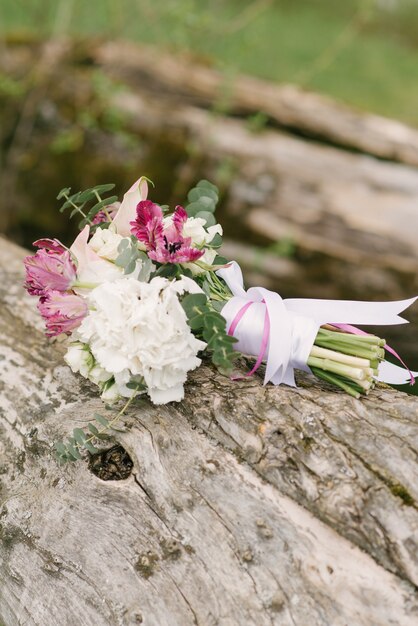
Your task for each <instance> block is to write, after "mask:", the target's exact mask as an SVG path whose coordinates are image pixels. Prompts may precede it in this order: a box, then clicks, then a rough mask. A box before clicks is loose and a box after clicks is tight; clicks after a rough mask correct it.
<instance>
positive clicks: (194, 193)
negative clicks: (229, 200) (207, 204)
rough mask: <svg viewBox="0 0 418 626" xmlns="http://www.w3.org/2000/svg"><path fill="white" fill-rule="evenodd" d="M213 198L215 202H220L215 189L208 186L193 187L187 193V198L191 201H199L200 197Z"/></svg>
mask: <svg viewBox="0 0 418 626" xmlns="http://www.w3.org/2000/svg"><path fill="white" fill-rule="evenodd" d="M204 197H206V198H211V199H212V200H213V201H214V202H215V204H216V203H217V202H218V199H219V198H218V194H217V193H216V191H214V190H213V189H209V188H208V187H195V188H194V189H191V190H190V191H189V193H188V194H187V199H188V201H189V202H197V201H199V200H200V198H204Z"/></svg>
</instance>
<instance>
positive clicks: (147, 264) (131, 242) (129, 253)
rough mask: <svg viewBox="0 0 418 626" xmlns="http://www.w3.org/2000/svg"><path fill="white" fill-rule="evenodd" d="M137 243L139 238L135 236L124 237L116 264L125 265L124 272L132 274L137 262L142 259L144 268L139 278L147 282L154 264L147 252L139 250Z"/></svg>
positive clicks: (119, 247)
mask: <svg viewBox="0 0 418 626" xmlns="http://www.w3.org/2000/svg"><path fill="white" fill-rule="evenodd" d="M137 244H138V240H137V239H136V237H134V236H131V237H130V238H128V237H126V238H124V239H122V241H121V242H120V244H119V246H118V252H119V256H118V257H117V258H116V260H115V264H116V265H117V266H118V267H123V273H124V274H132V272H133V271H134V270H135V268H136V262H137V261H138V260H141V261H142V268H141V271H140V273H139V276H138V279H139V280H141V281H145V282H146V281H148V280H149V277H150V275H151V272H152V269H153V264H152V261H151V260H150V259H149V258H148V256H147V255H146V254H145V252H142V251H141V250H138V245H137Z"/></svg>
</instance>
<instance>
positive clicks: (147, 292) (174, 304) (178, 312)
mask: <svg viewBox="0 0 418 626" xmlns="http://www.w3.org/2000/svg"><path fill="white" fill-rule="evenodd" d="M200 291H201V290H200V288H199V287H198V286H197V285H196V283H195V282H194V281H193V280H191V279H189V278H187V277H183V278H182V279H181V280H177V281H169V280H168V279H166V278H162V277H155V278H153V279H152V280H151V282H149V283H144V282H139V281H137V280H134V279H132V278H123V279H120V280H116V281H114V282H112V283H103V284H101V285H99V286H98V287H96V289H94V290H93V291H92V292H91V293H90V294H89V296H88V301H89V305H90V312H89V315H88V316H87V317H86V318H85V319H84V320H83V322H82V323H81V325H80V327H79V328H78V330H77V331H76V335H77V338H78V339H79V340H80V341H82V342H83V343H86V344H88V345H89V348H90V350H91V352H92V354H93V356H94V358H95V361H96V363H97V365H98V366H99V367H101V368H103V369H104V370H105V371H106V372H108V373H109V374H111V375H112V376H114V377H115V385H116V388H117V392H118V394H119V395H120V396H124V397H130V395H132V393H133V392H132V390H131V389H129V388H128V387H126V384H127V383H128V382H129V380H130V379H131V378H132V377H133V376H136V377H143V379H144V381H145V384H146V386H147V388H148V393H149V395H150V397H151V400H152V401H153V402H154V403H155V404H165V403H166V402H171V401H180V400H181V399H182V398H183V396H184V390H183V385H184V383H185V381H186V378H187V372H188V371H189V370H193V369H195V368H196V367H198V366H199V365H200V363H201V360H200V359H199V358H198V357H197V353H198V352H199V350H203V349H204V348H205V346H206V344H205V343H204V342H203V341H199V340H198V339H196V337H195V336H194V335H193V334H192V332H191V330H190V328H189V326H188V324H187V317H186V314H185V312H184V310H183V308H182V306H181V304H180V302H179V299H178V295H180V294H183V293H184V292H190V293H198V292H200ZM115 393H116V389H114V388H113V387H112V388H110V389H108V390H107V394H108V395H111V396H112V397H113V399H114V397H115ZM104 399H106V400H109V398H107V397H106V398H104Z"/></svg>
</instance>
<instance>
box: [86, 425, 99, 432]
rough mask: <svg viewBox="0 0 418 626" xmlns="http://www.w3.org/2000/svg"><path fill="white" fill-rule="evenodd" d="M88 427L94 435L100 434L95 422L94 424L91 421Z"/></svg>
mask: <svg viewBox="0 0 418 626" xmlns="http://www.w3.org/2000/svg"><path fill="white" fill-rule="evenodd" d="M87 428H88V429H89V431H90V432H91V434H92V435H98V434H99V431H98V430H97V428H96V426H95V425H94V424H92V423H91V422H90V423H89V424H87Z"/></svg>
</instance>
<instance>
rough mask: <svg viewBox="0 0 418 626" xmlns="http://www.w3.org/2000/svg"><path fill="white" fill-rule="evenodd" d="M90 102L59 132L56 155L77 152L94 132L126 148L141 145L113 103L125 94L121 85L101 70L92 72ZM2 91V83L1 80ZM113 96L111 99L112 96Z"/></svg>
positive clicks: (52, 145) (54, 144)
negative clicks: (112, 137)
mask: <svg viewBox="0 0 418 626" xmlns="http://www.w3.org/2000/svg"><path fill="white" fill-rule="evenodd" d="M90 84H91V90H92V93H91V101H90V106H89V107H88V108H77V109H76V110H75V118H74V120H73V121H72V122H70V123H69V125H68V126H67V127H65V128H63V129H61V130H60V131H58V132H57V134H56V135H55V137H54V139H53V140H52V141H51V143H50V146H49V147H50V150H51V152H54V153H55V154H63V153H65V152H76V151H77V150H79V149H80V148H81V147H82V145H83V144H84V142H85V139H86V136H87V134H88V133H89V132H92V131H98V130H100V131H102V132H105V133H111V134H112V135H113V136H114V138H115V139H116V140H117V141H119V142H121V144H122V146H123V147H124V148H126V149H128V148H130V149H131V148H136V147H138V146H139V145H140V142H139V139H138V136H137V135H136V134H135V133H133V132H129V130H127V124H126V121H127V120H126V116H125V115H124V114H123V112H122V111H121V109H120V108H119V107H116V106H115V105H114V104H113V100H112V98H115V97H117V96H119V95H121V94H123V93H124V92H125V91H126V87H125V86H124V85H122V84H121V83H118V82H117V81H115V80H113V79H111V78H109V77H108V76H106V75H105V73H104V72H102V71H101V70H96V71H93V72H91V83H90ZM0 90H1V80H0ZM109 94H112V98H110V97H109Z"/></svg>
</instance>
